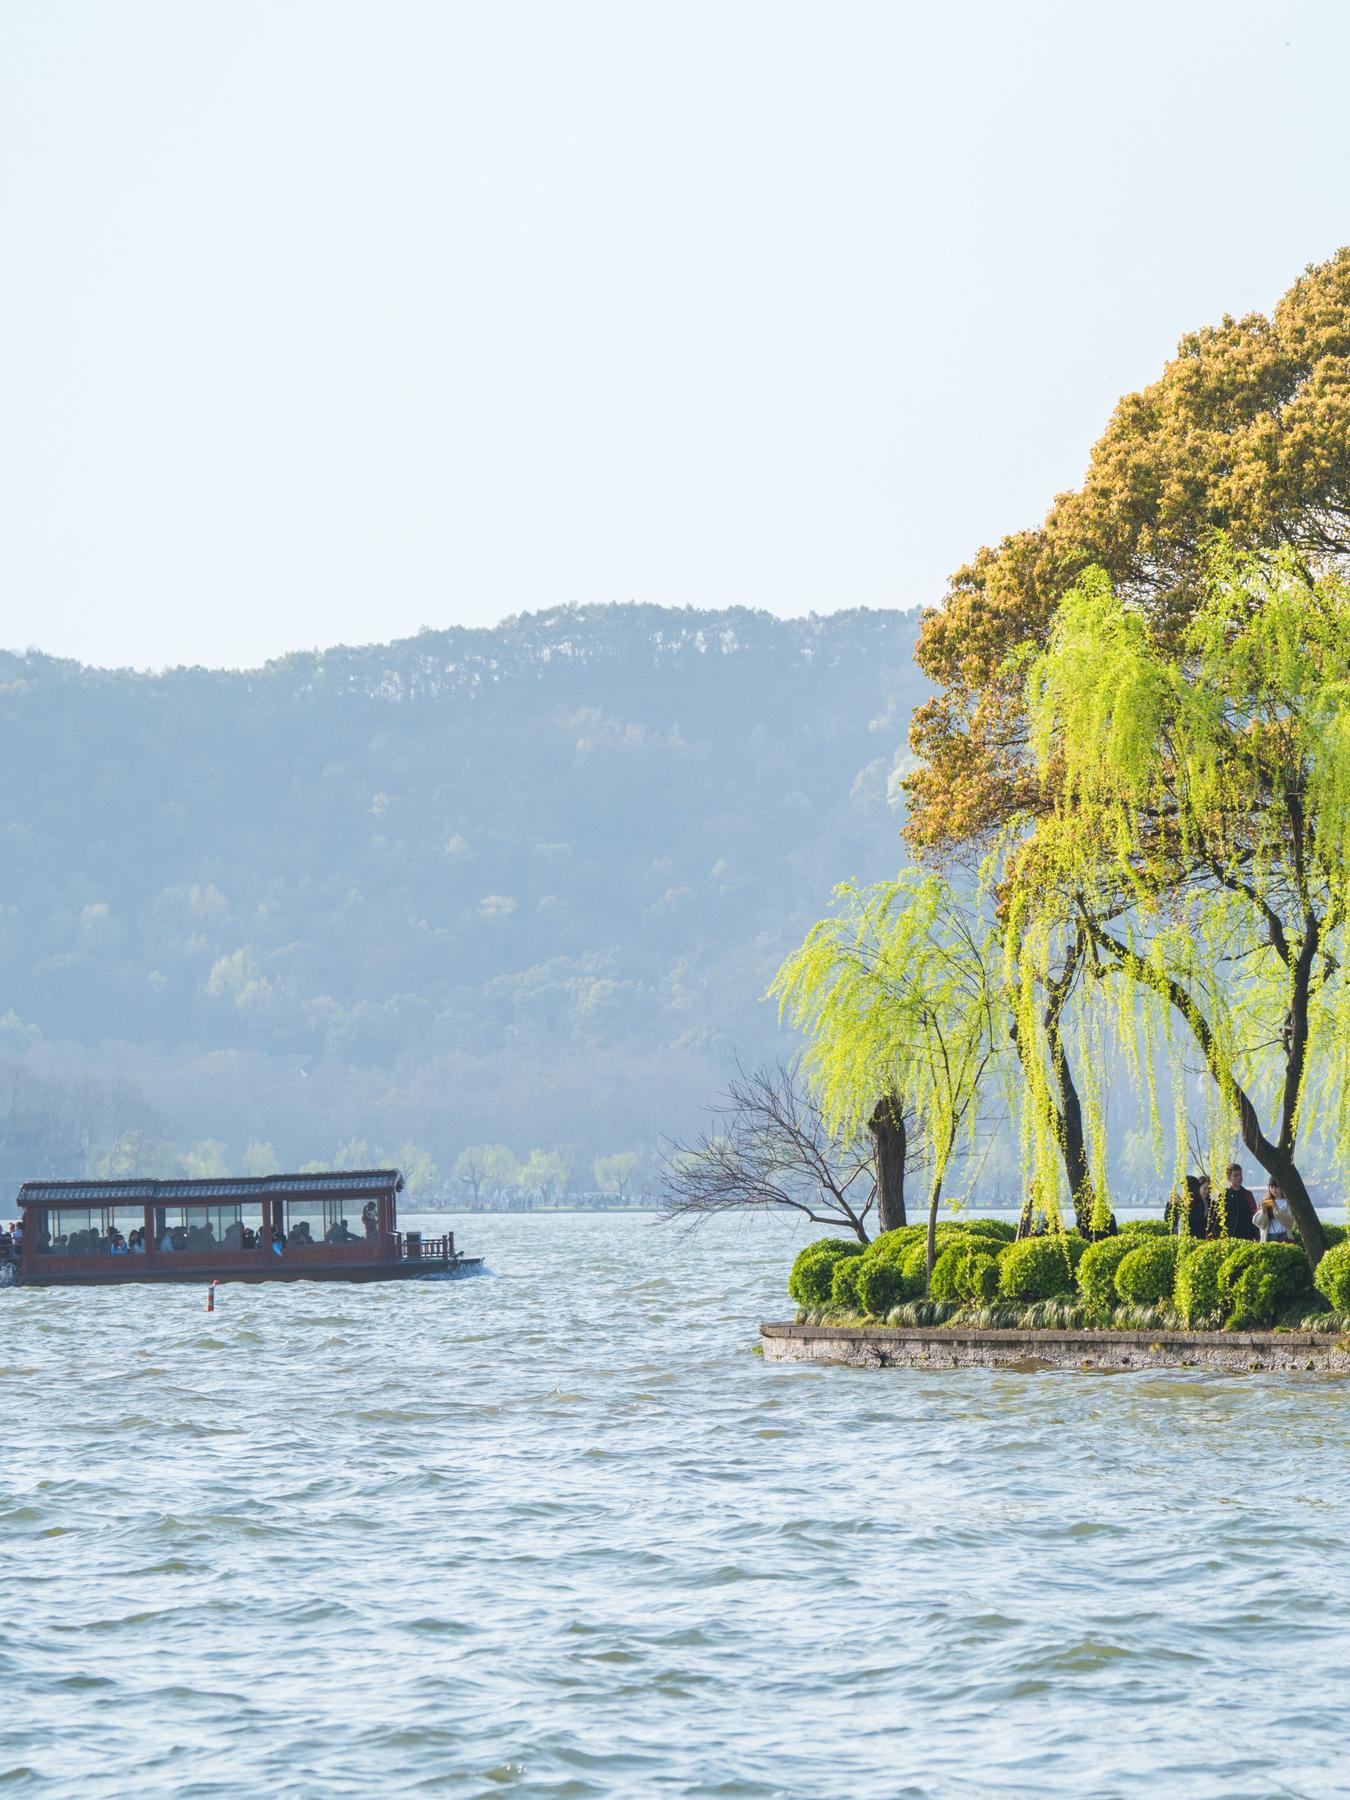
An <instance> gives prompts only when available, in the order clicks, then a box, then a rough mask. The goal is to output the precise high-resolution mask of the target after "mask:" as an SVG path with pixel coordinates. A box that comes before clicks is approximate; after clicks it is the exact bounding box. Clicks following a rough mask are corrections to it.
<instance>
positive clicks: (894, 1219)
mask: <svg viewBox="0 0 1350 1800" xmlns="http://www.w3.org/2000/svg"><path fill="white" fill-rule="evenodd" d="M867 1129H868V1131H869V1132H870V1133H871V1135H872V1144H873V1147H874V1149H875V1151H876V1158H877V1223H878V1225H879V1227H880V1229H881V1230H882V1231H895V1230H897V1229H898V1228H899V1227H900V1226H901V1225H903V1224H904V1223H905V1149H906V1137H905V1117H904V1114H903V1112H902V1111H901V1109H900V1102H899V1101H898V1100H897V1099H896V1098H895V1096H894V1095H893V1094H883V1095H882V1096H881V1098H880V1099H879V1100H878V1101H877V1103H876V1106H875V1107H874V1108H873V1111H872V1116H871V1118H870V1119H869V1120H868V1121H867Z"/></svg>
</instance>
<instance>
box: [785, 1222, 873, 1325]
mask: <svg viewBox="0 0 1350 1800" xmlns="http://www.w3.org/2000/svg"><path fill="white" fill-rule="evenodd" d="M862 1253H863V1246H862V1245H861V1244H860V1243H859V1242H858V1241H857V1239H856V1238H839V1237H828V1238H817V1239H816V1241H815V1243H813V1244H808V1245H807V1246H806V1248H805V1249H804V1250H799V1251H798V1253H797V1260H796V1261H795V1262H794V1263H793V1265H792V1273H791V1274H790V1275H789V1276H788V1293H789V1294H790V1295H791V1296H792V1298H793V1299H794V1300H795V1301H796V1302H797V1304H798V1306H801V1307H804V1308H805V1309H806V1310H807V1311H808V1312H819V1311H820V1309H821V1307H823V1306H828V1305H829V1303H830V1289H831V1287H832V1285H833V1282H834V1265H835V1264H836V1263H837V1262H838V1261H839V1259H840V1257H843V1256H861V1255H862Z"/></svg>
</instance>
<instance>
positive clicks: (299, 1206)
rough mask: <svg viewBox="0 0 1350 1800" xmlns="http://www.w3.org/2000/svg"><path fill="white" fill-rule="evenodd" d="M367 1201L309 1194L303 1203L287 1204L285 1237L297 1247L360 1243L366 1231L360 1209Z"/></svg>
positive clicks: (299, 1201) (363, 1240)
mask: <svg viewBox="0 0 1350 1800" xmlns="http://www.w3.org/2000/svg"><path fill="white" fill-rule="evenodd" d="M365 1204H366V1202H365V1201H364V1200H362V1199H360V1198H353V1197H352V1196H350V1195H345V1194H343V1195H338V1196H336V1197H335V1198H333V1199H321V1198H319V1197H318V1196H317V1195H315V1196H314V1197H313V1198H311V1197H309V1196H308V1195H306V1196H305V1198H304V1199H302V1200H288V1201H287V1202H286V1237H287V1240H288V1242H290V1243H291V1244H294V1245H297V1246H303V1245H305V1244H363V1243H364V1242H365V1241H366V1234H365V1228H364V1226H363V1225H362V1223H361V1208H362V1207H363V1206H364V1205H365Z"/></svg>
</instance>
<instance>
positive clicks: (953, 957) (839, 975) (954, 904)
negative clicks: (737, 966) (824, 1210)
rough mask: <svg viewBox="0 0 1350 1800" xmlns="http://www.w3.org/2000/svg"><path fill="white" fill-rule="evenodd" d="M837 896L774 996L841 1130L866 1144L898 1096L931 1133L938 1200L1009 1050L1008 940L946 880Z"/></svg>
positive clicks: (779, 979)
mask: <svg viewBox="0 0 1350 1800" xmlns="http://www.w3.org/2000/svg"><path fill="white" fill-rule="evenodd" d="M835 896H836V899H837V900H838V902H839V906H838V911H837V912H836V913H835V914H834V915H833V916H832V917H830V918H828V919H822V920H821V921H820V922H819V923H818V924H817V925H814V926H813V927H812V928H811V930H810V931H809V932H808V933H807V936H806V938H805V940H804V942H803V943H802V945H801V947H800V949H798V950H797V951H795V952H794V953H793V955H791V956H790V957H788V959H787V960H786V961H785V962H784V964H783V965H782V967H781V968H780V969H779V971H778V973H777V975H776V976H775V977H774V980H773V983H772V985H771V987H770V989H769V992H770V994H771V995H772V996H773V997H774V998H776V999H777V1001H778V1003H779V1010H780V1013H781V1015H782V1016H784V1017H786V1018H788V1019H790V1020H791V1021H792V1023H793V1024H794V1025H795V1026H797V1027H798V1028H799V1029H801V1030H802V1031H804V1032H805V1033H806V1038H807V1046H806V1051H805V1056H804V1066H805V1068H806V1070H807V1073H808V1075H809V1076H810V1078H811V1080H812V1082H813V1084H814V1086H815V1088H816V1090H817V1092H818V1094H819V1097H820V1104H821V1108H822V1111H823V1112H824V1114H825V1117H826V1119H827V1120H828V1122H829V1124H830V1126H831V1128H832V1129H835V1130H838V1131H840V1132H842V1133H847V1134H851V1133H856V1132H857V1131H859V1130H861V1129H862V1128H863V1126H864V1124H865V1121H866V1120H867V1118H868V1116H869V1115H870V1114H871V1112H872V1110H873V1108H874V1107H875V1106H876V1104H877V1101H878V1099H879V1098H880V1097H881V1096H882V1095H888V1096H889V1097H890V1099H891V1102H892V1105H893V1106H894V1107H895V1108H897V1109H898V1110H899V1111H900V1112H902V1113H903V1114H905V1115H906V1116H908V1117H911V1118H913V1119H914V1120H916V1121H917V1123H918V1125H919V1127H920V1129H921V1130H922V1132H923V1134H924V1137H925V1139H926V1141H927V1145H928V1151H929V1165H930V1174H931V1179H932V1183H933V1187H932V1194H933V1197H934V1198H936V1196H937V1195H938V1194H939V1193H940V1192H941V1189H942V1183H943V1179H944V1177H945V1174H946V1172H947V1169H948V1167H949V1165H950V1164H951V1161H952V1158H953V1157H954V1155H955V1154H956V1152H957V1146H958V1140H960V1139H961V1138H962V1136H963V1134H965V1135H966V1137H967V1139H969V1136H970V1134H971V1133H973V1131H974V1127H975V1123H976V1119H977V1115H978V1101H979V1098H980V1092H981V1084H982V1082H983V1079H984V1077H985V1075H986V1072H987V1071H988V1070H989V1069H990V1068H991V1066H992V1065H994V1064H995V1063H996V1061H997V1059H998V1058H999V1057H1000V1055H1001V1054H1002V1052H1003V1050H1004V1049H1005V1047H1006V1041H1007V1039H1006V1022H1005V1007H1004V1004H1003V994H1002V982H1001V973H1000V967H1001V962H1002V955H1001V950H1000V942H999V932H998V929H997V927H996V926H995V925H994V924H993V923H992V921H991V919H990V918H989V917H988V916H985V915H986V914H988V912H989V908H988V907H987V906H981V905H980V904H978V903H977V904H975V905H971V904H968V903H967V902H966V901H965V900H963V898H962V897H961V896H960V895H958V894H957V893H956V891H955V890H954V889H953V888H952V887H951V886H950V885H949V884H948V883H947V882H946V881H945V880H943V879H942V878H941V877H940V876H937V875H932V874H923V873H920V872H917V871H907V872H906V873H904V874H902V875H900V876H898V877H897V878H896V879H895V880H894V881H890V882H884V883H880V884H878V885H876V886H874V887H867V888H864V887H859V886H857V885H856V884H853V883H844V884H843V885H842V886H840V887H838V888H837V889H836V890H835ZM981 898H982V899H983V898H984V896H982V897H981Z"/></svg>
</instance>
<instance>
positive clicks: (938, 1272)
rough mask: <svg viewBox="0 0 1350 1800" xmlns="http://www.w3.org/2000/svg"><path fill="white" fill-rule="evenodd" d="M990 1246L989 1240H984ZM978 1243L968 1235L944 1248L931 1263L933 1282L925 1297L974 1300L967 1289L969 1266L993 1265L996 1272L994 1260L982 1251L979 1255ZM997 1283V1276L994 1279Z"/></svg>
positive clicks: (968, 1288)
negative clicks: (980, 1263) (976, 1264)
mask: <svg viewBox="0 0 1350 1800" xmlns="http://www.w3.org/2000/svg"><path fill="white" fill-rule="evenodd" d="M986 1241H987V1242H990V1243H992V1242H993V1240H992V1239H988V1240H986ZM979 1242H980V1240H979V1239H978V1238H976V1237H974V1236H973V1235H972V1236H968V1237H964V1238H958V1239H956V1240H955V1241H954V1242H952V1243H949V1244H948V1245H947V1247H946V1249H945V1250H944V1251H943V1252H942V1254H941V1256H939V1257H938V1259H937V1261H936V1262H935V1263H934V1264H933V1281H932V1286H931V1287H930V1289H929V1297H930V1298H931V1299H933V1300H954V1301H958V1302H959V1301H965V1300H970V1299H973V1298H974V1292H973V1289H972V1286H971V1264H972V1263H973V1262H974V1261H975V1260H977V1259H978V1260H980V1261H982V1262H987V1263H991V1264H993V1266H994V1268H995V1271H997V1267H998V1264H997V1261H996V1259H995V1258H994V1257H992V1256H990V1255H989V1254H988V1252H985V1254H984V1255H983V1256H981V1254H980V1252H979V1250H978V1248H977V1245H978V1244H979ZM995 1280H996V1281H997V1274H996V1276H995Z"/></svg>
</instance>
